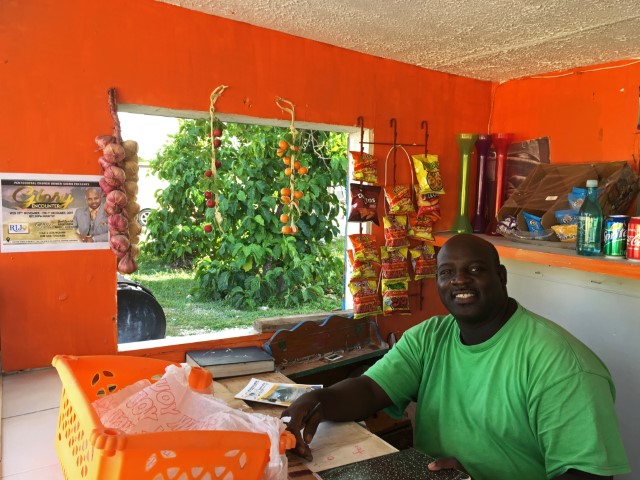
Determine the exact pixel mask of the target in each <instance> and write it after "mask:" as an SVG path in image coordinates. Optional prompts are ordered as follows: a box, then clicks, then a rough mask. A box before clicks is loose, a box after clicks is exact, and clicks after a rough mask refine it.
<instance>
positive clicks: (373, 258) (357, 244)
mask: <svg viewBox="0 0 640 480" xmlns="http://www.w3.org/2000/svg"><path fill="white" fill-rule="evenodd" d="M349 240H351V244H352V245H353V251H354V258H355V259H356V260H358V261H361V262H378V263H380V251H379V250H380V249H379V248H378V245H377V241H376V237H374V236H373V235H368V234H362V233H361V234H352V235H349Z"/></svg>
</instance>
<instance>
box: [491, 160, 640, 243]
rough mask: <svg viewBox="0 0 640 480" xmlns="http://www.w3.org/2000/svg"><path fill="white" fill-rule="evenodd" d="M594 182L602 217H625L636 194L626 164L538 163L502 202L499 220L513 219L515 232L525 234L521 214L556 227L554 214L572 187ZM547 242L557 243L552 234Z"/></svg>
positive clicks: (562, 206)
mask: <svg viewBox="0 0 640 480" xmlns="http://www.w3.org/2000/svg"><path fill="white" fill-rule="evenodd" d="M590 179H597V180H598V190H599V196H598V200H599V201H600V205H601V206H602V213H603V214H604V215H619V214H624V213H626V211H627V210H628V209H629V207H630V206H631V203H632V202H633V201H634V199H635V197H636V194H637V193H638V189H639V185H638V176H637V175H636V174H635V172H634V171H633V170H632V169H631V168H630V167H629V165H628V164H627V162H625V161H620V162H607V163H577V164H576V163H573V164H540V165H538V166H537V167H536V168H535V169H534V170H533V171H532V172H531V173H530V174H529V175H528V176H527V178H526V179H525V180H524V181H523V182H522V184H521V185H520V186H519V187H518V189H517V190H516V191H515V192H514V193H513V194H512V195H511V196H510V197H509V198H508V199H507V200H506V201H505V202H504V204H503V206H502V208H501V209H500V211H499V212H498V221H500V220H502V219H504V217H505V216H506V215H513V216H514V217H516V221H517V224H518V229H519V230H521V231H525V232H526V231H528V229H527V224H526V221H525V219H524V216H523V212H527V213H530V214H532V215H536V216H539V217H541V218H542V226H543V227H544V228H545V229H550V228H551V226H552V225H556V224H557V222H556V218H555V214H554V212H556V211H557V210H567V209H568V208H569V202H568V199H567V196H568V194H569V193H571V191H572V189H573V187H580V188H585V185H586V183H587V180H590ZM549 240H553V241H558V238H557V237H556V236H555V234H554V235H552V236H551V237H550V238H549Z"/></svg>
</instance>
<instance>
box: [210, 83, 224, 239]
mask: <svg viewBox="0 0 640 480" xmlns="http://www.w3.org/2000/svg"><path fill="white" fill-rule="evenodd" d="M226 88H228V87H227V86H226V85H220V86H218V87H216V89H215V90H214V91H213V92H211V95H210V97H209V100H210V106H209V134H210V137H211V169H210V170H207V171H206V172H204V175H205V177H207V179H208V180H209V181H207V182H206V183H207V186H208V187H209V188H205V192H204V197H205V200H206V202H207V208H214V209H215V213H214V218H215V219H216V223H217V224H218V229H219V230H220V231H221V232H222V214H221V213H220V210H219V207H218V201H219V199H218V188H217V187H216V177H217V172H218V169H219V168H220V167H222V163H221V162H220V161H219V160H216V152H217V150H218V149H219V148H220V146H221V145H222V140H220V136H221V135H222V128H223V124H222V122H220V121H219V120H218V119H217V118H216V107H215V105H216V101H217V100H218V98H219V97H220V95H222V92H224V91H225V89H226ZM211 230H213V228H212V227H211V225H209V224H207V225H205V226H204V231H205V232H207V233H210V232H211Z"/></svg>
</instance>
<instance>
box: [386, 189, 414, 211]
mask: <svg viewBox="0 0 640 480" xmlns="http://www.w3.org/2000/svg"><path fill="white" fill-rule="evenodd" d="M384 195H385V197H387V203H388V204H389V214H391V215H400V214H403V213H405V214H406V213H413V212H415V211H416V209H415V207H414V206H413V199H412V198H411V187H410V186H409V185H393V186H389V187H384Z"/></svg>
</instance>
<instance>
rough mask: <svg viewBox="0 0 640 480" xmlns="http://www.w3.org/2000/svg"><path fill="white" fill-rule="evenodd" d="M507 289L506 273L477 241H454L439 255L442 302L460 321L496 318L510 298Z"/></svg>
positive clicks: (473, 321)
mask: <svg viewBox="0 0 640 480" xmlns="http://www.w3.org/2000/svg"><path fill="white" fill-rule="evenodd" d="M506 285H507V273H506V269H505V268H504V267H503V266H502V265H499V264H498V259H497V258H496V256H495V255H494V254H493V252H492V250H491V248H490V247H489V246H488V245H487V244H486V243H485V242H484V241H483V240H480V239H479V238H477V237H473V236H471V235H469V236H466V235H465V236H459V237H454V238H453V239H451V240H449V241H448V242H447V243H446V244H445V245H444V246H443V247H442V249H441V250H440V252H439V253H438V268H437V286H438V293H439V295H440V300H442V303H443V304H444V305H445V306H446V307H447V309H448V310H449V312H451V313H452V314H453V316H454V317H455V318H456V319H458V320H461V321H466V322H469V323H478V322H483V321H487V320H489V319H490V318H491V317H492V316H494V315H497V314H498V312H500V311H501V309H502V308H503V306H504V302H505V301H506V299H507V298H508V296H507V288H506Z"/></svg>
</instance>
